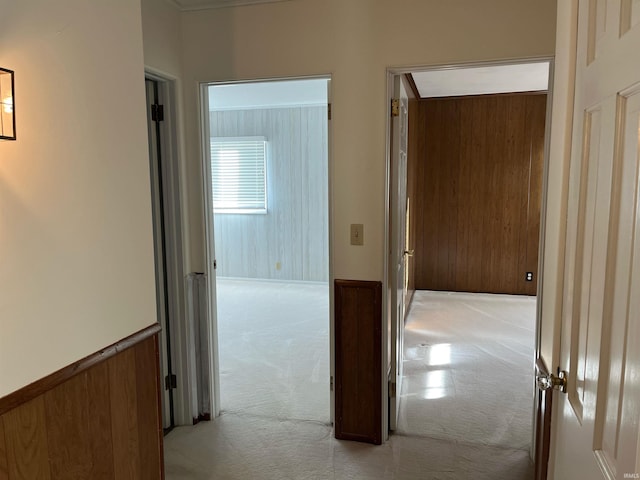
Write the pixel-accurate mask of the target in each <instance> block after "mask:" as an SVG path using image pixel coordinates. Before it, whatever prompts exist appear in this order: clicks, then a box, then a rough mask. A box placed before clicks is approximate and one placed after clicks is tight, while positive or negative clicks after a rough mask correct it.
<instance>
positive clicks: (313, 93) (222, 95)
mask: <svg viewBox="0 0 640 480" xmlns="http://www.w3.org/2000/svg"><path fill="white" fill-rule="evenodd" d="M327 83H328V79H326V78H311V79H300V80H278V81H263V82H249V83H230V84H226V85H210V86H209V110H212V111H213V110H244V109H252V108H273V107H294V106H296V107H300V106H311V105H326V104H327V97H328V90H327V87H328V85H327Z"/></svg>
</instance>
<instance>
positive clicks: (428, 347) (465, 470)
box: [165, 287, 535, 480]
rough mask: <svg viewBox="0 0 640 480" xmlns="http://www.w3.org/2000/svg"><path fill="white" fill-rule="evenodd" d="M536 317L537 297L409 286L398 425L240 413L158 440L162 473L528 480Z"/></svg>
mask: <svg viewBox="0 0 640 480" xmlns="http://www.w3.org/2000/svg"><path fill="white" fill-rule="evenodd" d="M289 288H293V287H289ZM289 293H291V292H289ZM294 308H295V307H294ZM534 320H535V297H520V296H509V295H484V294H460V293H446V292H422V291H419V292H416V296H415V297H414V301H413V306H412V308H411V310H410V312H409V316H408V318H407V322H406V330H405V379H404V386H403V391H402V396H401V403H400V423H399V431H398V432H396V433H395V434H393V435H392V436H391V438H390V440H389V441H388V442H387V443H386V444H384V445H381V446H373V445H368V444H361V443H356V442H346V441H339V440H336V439H335V438H333V435H332V429H331V427H330V426H328V425H326V424H325V423H323V422H321V421H308V420H306V421H305V420H289V419H286V418H285V417H283V416H282V415H280V416H279V415H275V416H274V415H270V414H269V413H266V412H265V413H258V412H257V410H256V411H253V412H252V411H251V410H252V409H247V410H245V409H242V410H244V411H237V412H227V413H223V415H222V416H220V417H219V418H218V419H216V420H215V422H204V423H200V424H198V425H196V426H195V427H179V428H176V429H174V430H173V431H172V432H171V433H170V434H169V435H168V436H166V437H165V465H166V478H167V479H168V480H183V479H184V480H187V479H189V480H205V479H207V480H208V479H214V478H215V479H247V478H250V479H265V480H267V479H282V478H290V479H333V480H341V479H366V480H369V479H398V480H402V479H407V480H409V479H427V480H430V479H433V480H453V479H460V478H463V479H466V478H468V479H471V478H473V479H474V480H476V479H486V480H530V479H532V478H533V474H532V465H531V462H530V460H529V452H528V445H529V443H530V428H531V427H530V423H531V409H532V393H531V388H532V385H531V382H532V377H531V375H532V373H531V364H532V356H533V343H534ZM480 322H481V327H482V328H478V324H479V323H480ZM253 328H255V324H254V325H253V326H252V329H253ZM267 328H273V324H268V325H267ZM252 332H253V334H254V335H258V336H259V335H260V333H259V332H256V331H255V330H252ZM238 334H239V335H242V334H241V333H240V332H238ZM309 353H310V352H309ZM244 361H245V362H246V361H247V358H244ZM505 372H509V373H510V374H511V375H512V377H509V378H512V380H513V381H514V382H516V383H515V384H514V383H510V384H509V385H507V384H506V383H504V384H502V382H501V381H500V379H501V378H504V376H503V375H505ZM513 377H515V378H513ZM514 385H516V386H517V388H512V387H513V386H514ZM514 392H517V393H514ZM263 401H264V402H267V403H268V402H269V399H268V398H264V399H263Z"/></svg>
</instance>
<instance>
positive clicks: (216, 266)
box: [213, 260, 218, 270]
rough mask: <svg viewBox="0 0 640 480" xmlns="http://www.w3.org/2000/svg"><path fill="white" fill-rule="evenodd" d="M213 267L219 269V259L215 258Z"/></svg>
mask: <svg viewBox="0 0 640 480" xmlns="http://www.w3.org/2000/svg"><path fill="white" fill-rule="evenodd" d="M213 269H214V270H217V269H218V261H217V260H214V261H213Z"/></svg>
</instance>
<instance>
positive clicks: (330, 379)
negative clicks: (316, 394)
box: [329, 375, 333, 392]
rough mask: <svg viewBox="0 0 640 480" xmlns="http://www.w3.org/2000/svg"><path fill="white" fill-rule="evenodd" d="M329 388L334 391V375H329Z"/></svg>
mask: <svg viewBox="0 0 640 480" xmlns="http://www.w3.org/2000/svg"><path fill="white" fill-rule="evenodd" d="M329 390H330V391H332V392H333V375H331V376H330V377H329Z"/></svg>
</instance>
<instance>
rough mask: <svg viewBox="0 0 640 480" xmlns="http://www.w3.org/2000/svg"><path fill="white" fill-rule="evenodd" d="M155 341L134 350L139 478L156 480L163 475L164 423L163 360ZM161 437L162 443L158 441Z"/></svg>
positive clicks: (147, 341)
mask: <svg viewBox="0 0 640 480" xmlns="http://www.w3.org/2000/svg"><path fill="white" fill-rule="evenodd" d="M155 342H156V339H155V338H148V339H147V340H145V341H144V342H142V343H141V344H140V345H139V347H138V348H136V350H135V355H136V358H135V360H136V384H137V385H136V392H137V399H138V401H137V405H138V445H139V448H140V465H141V466H142V471H141V472H140V476H139V477H138V478H140V479H143V480H145V479H148V480H156V479H158V478H161V476H162V463H163V462H162V433H163V432H162V422H161V420H160V419H161V412H160V409H159V407H160V403H159V398H158V392H159V391H160V388H159V387H160V386H159V385H158V383H157V380H158V379H159V378H160V371H159V368H160V363H159V362H160V359H159V358H158V357H157V353H158V349H157V345H156V344H155ZM150 407H151V408H150ZM158 438H159V439H160V442H158V441H157V440H158Z"/></svg>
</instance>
